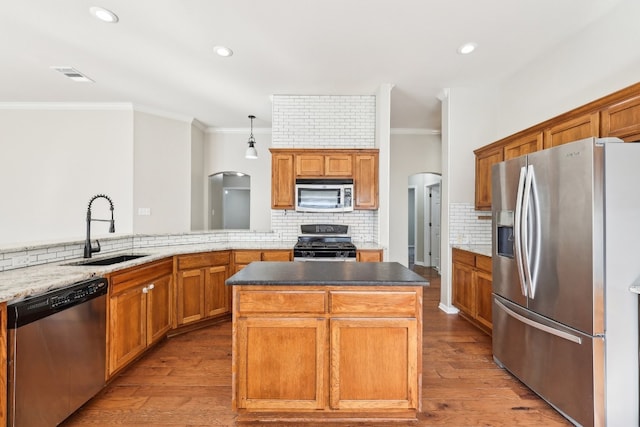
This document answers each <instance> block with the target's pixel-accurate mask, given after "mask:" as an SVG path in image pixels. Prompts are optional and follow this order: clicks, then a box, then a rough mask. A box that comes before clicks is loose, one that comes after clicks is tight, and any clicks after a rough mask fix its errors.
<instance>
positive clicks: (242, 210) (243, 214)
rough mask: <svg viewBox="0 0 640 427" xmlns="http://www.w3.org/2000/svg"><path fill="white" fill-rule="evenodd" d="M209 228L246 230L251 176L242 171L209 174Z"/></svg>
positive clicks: (247, 227)
mask: <svg viewBox="0 0 640 427" xmlns="http://www.w3.org/2000/svg"><path fill="white" fill-rule="evenodd" d="M208 191H209V207H208V208H209V210H208V215H207V219H208V229H209V230H248V229H249V218H250V215H249V214H250V212H251V204H250V199H251V177H250V176H249V175H247V174H245V173H242V172H220V173H216V174H213V175H210V176H209V188H208Z"/></svg>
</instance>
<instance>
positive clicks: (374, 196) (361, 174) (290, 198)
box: [270, 148, 378, 210]
mask: <svg viewBox="0 0 640 427" xmlns="http://www.w3.org/2000/svg"><path fill="white" fill-rule="evenodd" d="M270 151H271V155H272V158H271V208H272V209H294V208H295V206H294V203H295V180H296V178H322V177H331V178H352V179H353V182H354V209H362V210H367V209H378V150H367V149H321V150H316V149H281V148H271V149H270Z"/></svg>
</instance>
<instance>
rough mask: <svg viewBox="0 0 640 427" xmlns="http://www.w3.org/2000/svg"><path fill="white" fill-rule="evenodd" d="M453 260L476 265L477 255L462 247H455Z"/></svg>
mask: <svg viewBox="0 0 640 427" xmlns="http://www.w3.org/2000/svg"><path fill="white" fill-rule="evenodd" d="M452 258H453V262H461V263H463V264H469V265H471V266H475V263H476V260H475V258H476V256H475V255H474V254H472V253H471V252H467V251H463V250H462V249H454V250H453V253H452Z"/></svg>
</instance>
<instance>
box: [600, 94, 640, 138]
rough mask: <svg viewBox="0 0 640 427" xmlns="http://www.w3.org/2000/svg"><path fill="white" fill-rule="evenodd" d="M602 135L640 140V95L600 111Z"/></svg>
mask: <svg viewBox="0 0 640 427" xmlns="http://www.w3.org/2000/svg"><path fill="white" fill-rule="evenodd" d="M600 135H601V136H603V137H607V136H611V137H617V138H620V139H622V140H624V141H640V95H636V96H632V97H631V98H628V99H625V100H623V101H620V102H616V103H615V104H613V105H610V106H608V107H606V108H604V109H603V110H602V111H601V112H600Z"/></svg>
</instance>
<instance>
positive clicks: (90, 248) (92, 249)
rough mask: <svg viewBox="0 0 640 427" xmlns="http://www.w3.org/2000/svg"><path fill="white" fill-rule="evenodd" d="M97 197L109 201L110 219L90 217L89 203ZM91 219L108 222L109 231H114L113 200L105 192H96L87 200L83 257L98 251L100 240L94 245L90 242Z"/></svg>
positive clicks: (88, 256) (89, 256)
mask: <svg viewBox="0 0 640 427" xmlns="http://www.w3.org/2000/svg"><path fill="white" fill-rule="evenodd" d="M99 198H103V199H107V200H108V201H109V205H110V209H111V219H92V218H91V204H92V203H93V201H94V200H95V199H99ZM91 221H104V222H109V223H110V225H109V233H115V232H116V227H115V223H114V222H113V202H112V201H111V198H110V197H109V196H107V195H106V194H96V195H95V196H93V197H92V198H91V200H89V206H88V207H87V239H86V240H85V242H84V257H85V258H91V254H92V253H94V252H100V242H99V241H98V240H96V246H93V245H92V244H91Z"/></svg>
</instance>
